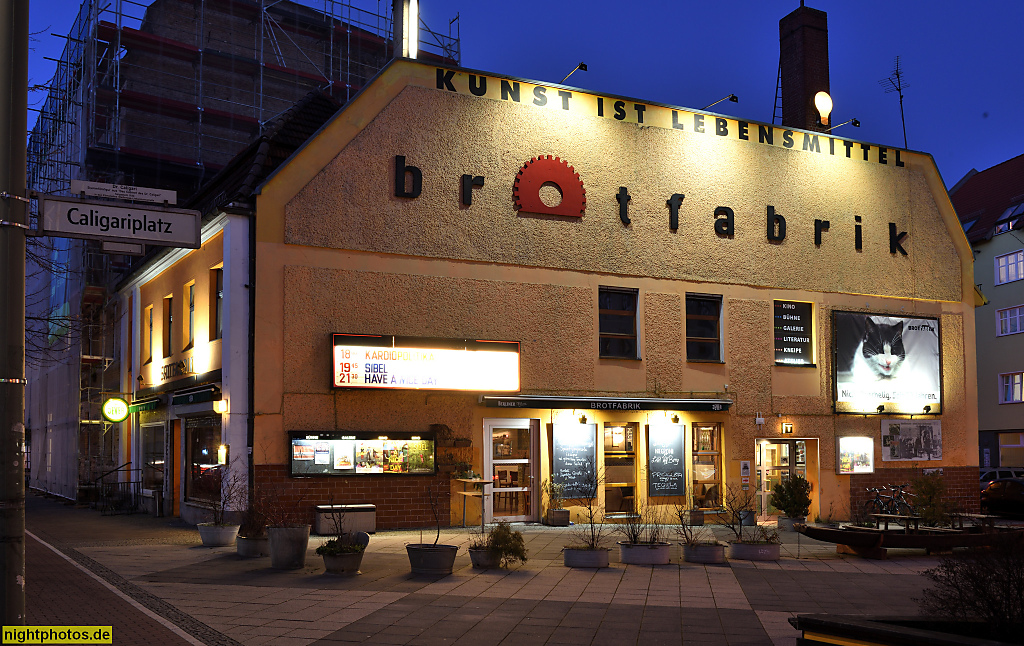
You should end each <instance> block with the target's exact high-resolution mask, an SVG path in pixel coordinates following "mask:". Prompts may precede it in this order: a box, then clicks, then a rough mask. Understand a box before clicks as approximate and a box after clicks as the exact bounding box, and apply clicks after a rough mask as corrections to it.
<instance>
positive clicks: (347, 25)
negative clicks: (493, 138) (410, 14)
mask: <svg viewBox="0 0 1024 646" xmlns="http://www.w3.org/2000/svg"><path fill="white" fill-rule="evenodd" d="M390 9H391V7H390V4H389V3H385V8H384V9H380V5H379V4H378V5H377V6H376V7H375V8H374V10H373V11H366V10H363V9H360V8H358V7H357V6H355V5H354V4H353V3H350V2H341V1H334V0H309V1H307V2H292V1H289V0H285V1H281V2H259V1H256V0H154V1H153V2H148V3H122V2H115V3H102V2H96V1H95V0H85V1H84V2H83V3H82V5H81V7H80V9H79V12H78V15H77V17H76V19H75V21H74V23H73V26H72V28H71V31H70V33H69V34H68V38H67V45H66V47H65V49H64V52H63V54H62V56H61V58H60V60H59V61H58V62H57V67H56V72H55V74H54V76H53V78H52V79H51V81H50V82H49V84H48V89H47V96H46V99H45V101H44V102H43V105H42V106H41V109H40V113H39V117H38V120H37V122H36V124H35V126H34V128H33V129H32V132H31V133H30V136H29V142H28V162H29V164H28V182H29V186H28V188H29V189H30V190H31V191H35V192H37V193H42V194H56V195H67V194H69V193H70V191H71V188H72V182H74V181H81V182H103V183H113V184H125V185H134V186H142V187H152V188H160V189H170V190H175V191H177V196H178V199H179V202H180V203H184V202H185V201H186V200H187V199H188V198H189V197H190V196H191V195H192V194H193V193H195V191H196V190H197V189H198V188H199V187H200V186H201V185H203V184H204V183H207V182H209V181H210V180H211V178H213V177H214V176H215V175H217V174H218V173H220V172H221V171H222V170H223V169H224V168H225V167H226V166H227V165H228V164H229V162H230V161H231V160H232V159H233V158H234V157H235V156H236V155H237V154H239V153H240V152H241V151H243V150H244V149H245V148H246V146H248V145H249V144H250V143H251V142H252V141H253V140H254V138H257V137H260V136H261V135H263V134H265V132H266V130H267V128H268V127H270V124H272V123H276V122H277V119H278V117H280V116H281V115H282V114H283V113H284V112H286V111H287V110H288V109H289V108H291V107H292V106H293V105H294V104H295V103H296V102H297V101H299V100H300V99H302V98H303V97H305V96H307V95H308V94H309V93H310V92H311V91H313V90H317V91H325V92H327V93H329V94H330V95H331V96H332V97H333V98H334V99H335V100H336V101H337V102H338V103H339V104H342V103H344V102H346V101H347V100H348V99H350V98H351V97H352V96H353V95H354V94H355V93H356V92H358V91H359V90H360V88H362V87H363V85H364V84H365V83H366V81H367V80H368V79H370V78H372V77H373V76H374V75H375V74H376V73H377V71H378V70H380V69H381V67H383V65H384V64H385V63H386V62H387V61H388V60H390V59H391V57H392V55H393V53H394V46H393V43H392V40H391V32H392V27H391V22H392V19H391V12H390ZM381 12H383V13H381ZM449 29H450V30H454V32H455V35H454V36H453V35H452V33H451V32H450V33H449V34H438V33H433V32H430V31H429V30H426V29H425V28H422V31H421V49H423V50H424V51H423V53H422V54H421V56H425V57H426V58H427V59H428V60H437V61H440V62H448V63H456V64H457V63H458V62H459V60H460V58H459V39H458V33H457V30H458V22H457V21H454V22H453V26H450V27H449ZM307 134H308V133H307ZM32 244H33V245H34V252H35V253H34V254H33V256H34V257H35V258H36V260H35V262H34V263H32V264H31V265H30V268H29V277H28V285H27V287H28V293H29V298H28V303H27V308H28V313H29V327H30V330H29V334H28V336H29V342H28V346H29V351H28V362H27V372H28V379H29V387H28V389H27V393H26V394H27V397H26V426H27V427H28V435H29V438H30V440H29V441H30V444H31V447H32V454H33V457H34V459H33V461H32V469H31V474H30V486H32V487H36V488H39V489H42V490H45V491H47V492H50V493H54V494H57V495H60V496H64V497H67V498H72V499H75V498H91V497H94V496H95V495H97V492H99V491H102V490H103V488H102V487H98V483H99V482H100V481H101V480H104V481H125V480H127V481H130V482H132V483H135V484H134V485H132V486H131V487H129V488H128V491H129V493H130V498H132V500H129V501H128V507H129V508H133V506H134V502H133V501H134V499H135V498H137V496H134V494H133V493H131V492H133V491H135V490H136V489H137V485H140V484H141V482H142V477H143V476H142V474H143V471H144V470H146V471H147V472H149V471H151V470H152V468H153V466H152V463H143V462H140V461H139V458H138V457H135V458H134V459H133V457H132V456H133V455H134V451H135V447H133V446H132V445H131V444H130V437H129V436H128V435H127V434H125V433H124V432H123V431H122V430H120V428H119V425H111V424H110V423H109V422H107V421H105V420H104V418H103V417H102V415H101V414H100V407H101V404H102V402H103V401H104V400H105V398H107V397H109V396H112V395H118V394H120V395H122V396H125V397H128V398H130V397H131V394H132V393H134V392H136V390H139V389H140V388H139V386H140V385H139V384H138V382H133V383H131V384H128V385H125V384H124V383H122V382H121V371H122V369H131V368H132V367H131V366H122V365H121V357H122V354H121V350H122V347H123V346H124V344H125V343H129V341H128V340H126V339H124V338H122V337H121V336H120V334H119V332H120V330H122V329H125V326H126V325H128V324H129V322H130V320H131V313H130V310H128V309H123V308H118V307H117V305H116V295H115V294H114V292H113V291H112V287H113V285H114V284H116V283H117V281H118V280H120V279H121V278H122V277H123V276H124V275H126V273H127V272H128V271H129V270H130V268H131V267H132V264H133V263H134V264H136V265H138V264H139V263H140V262H143V263H144V262H149V261H148V260H143V259H139V258H136V259H134V260H133V259H132V258H131V257H130V256H125V255H122V254H124V253H125V249H124V248H123V246H118V245H110V244H107V243H99V242H96V241H85V240H71V239H60V238H52V239H35V240H34V241H33V242H32ZM149 251H151V252H153V253H157V252H158V251H159V250H156V251H154V250H152V249H150V250H149ZM200 285H201V286H203V285H205V283H203V282H200ZM202 289H204V290H205V286H203V287H202ZM204 294H205V291H204ZM180 298H181V297H180V296H179V300H178V301H177V302H178V303H180V302H181V300H180ZM172 341H175V342H176V339H172ZM145 388H146V386H143V387H142V388H141V389H142V390H145ZM150 435H152V434H150ZM152 441H156V440H152ZM147 477H148V476H147Z"/></svg>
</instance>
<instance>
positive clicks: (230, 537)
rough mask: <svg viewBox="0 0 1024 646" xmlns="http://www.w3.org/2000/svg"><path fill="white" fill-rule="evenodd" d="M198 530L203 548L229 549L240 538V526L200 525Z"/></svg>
mask: <svg viewBox="0 0 1024 646" xmlns="http://www.w3.org/2000/svg"><path fill="white" fill-rule="evenodd" d="M196 529H198V530H199V538H201V539H202V540H203V547H227V546H228V545H232V544H234V542H235V537H236V536H238V525H214V524H213V523H199V524H198V525H196Z"/></svg>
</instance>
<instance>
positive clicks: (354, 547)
mask: <svg viewBox="0 0 1024 646" xmlns="http://www.w3.org/2000/svg"><path fill="white" fill-rule="evenodd" d="M330 504H331V514H330V519H331V525H332V526H333V528H334V536H333V538H331V539H329V540H328V541H327V542H326V543H324V544H322V545H320V546H319V547H317V548H316V553H317V554H319V555H320V556H322V557H323V558H324V570H326V572H327V573H328V574H341V575H349V576H352V575H356V574H359V566H360V565H361V564H362V562H363V553H364V552H365V550H366V546H367V545H368V544H369V543H370V535H369V534H367V533H366V532H346V531H345V529H344V526H345V512H343V511H340V510H338V509H336V508H335V507H334V500H333V498H332V499H331V501H330Z"/></svg>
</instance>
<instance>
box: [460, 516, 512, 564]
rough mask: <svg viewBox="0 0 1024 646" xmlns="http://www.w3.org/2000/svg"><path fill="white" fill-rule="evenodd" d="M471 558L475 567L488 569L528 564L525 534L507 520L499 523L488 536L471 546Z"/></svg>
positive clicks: (482, 536) (483, 536)
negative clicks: (513, 527)
mask: <svg viewBox="0 0 1024 646" xmlns="http://www.w3.org/2000/svg"><path fill="white" fill-rule="evenodd" d="M469 558H470V560H471V561H472V562H473V567H478V568H488V569H491V568H497V567H506V568H507V567H509V566H510V565H512V564H514V563H526V542H525V541H524V540H523V533H522V532H518V531H515V530H513V529H512V526H511V525H509V523H508V521H507V520H502V521H499V522H498V524H497V525H495V526H494V527H492V528H491V531H489V532H487V534H486V535H481V536H480V537H478V538H477V539H476V540H474V541H473V542H472V543H470V544H469Z"/></svg>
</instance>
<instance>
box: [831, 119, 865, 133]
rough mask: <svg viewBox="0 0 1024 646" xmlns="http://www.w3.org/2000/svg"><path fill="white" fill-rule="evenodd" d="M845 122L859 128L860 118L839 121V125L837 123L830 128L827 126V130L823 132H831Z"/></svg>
mask: <svg viewBox="0 0 1024 646" xmlns="http://www.w3.org/2000/svg"><path fill="white" fill-rule="evenodd" d="M846 124H850V125H851V126H853V127H854V128H860V119H850V120H849V121H844V122H842V123H840V124H839V125H837V126H832V127H831V128H829V129H828V130H826V131H825V132H832V131H833V130H835V129H836V128H839V127H841V126H845V125H846Z"/></svg>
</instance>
